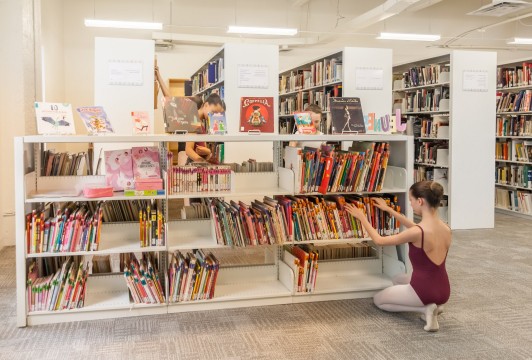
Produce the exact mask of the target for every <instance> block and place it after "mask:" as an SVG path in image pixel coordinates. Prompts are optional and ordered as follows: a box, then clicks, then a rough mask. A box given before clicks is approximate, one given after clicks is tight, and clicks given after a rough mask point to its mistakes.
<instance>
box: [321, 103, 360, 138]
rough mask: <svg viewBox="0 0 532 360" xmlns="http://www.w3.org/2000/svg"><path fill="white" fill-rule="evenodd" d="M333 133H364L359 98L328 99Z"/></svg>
mask: <svg viewBox="0 0 532 360" xmlns="http://www.w3.org/2000/svg"><path fill="white" fill-rule="evenodd" d="M330 109H331V118H332V133H333V134H345V133H347V134H349V133H359V134H365V133H366V126H365V124H364V115H363V113H362V104H361V102H360V98H356V97H341V98H331V99H330Z"/></svg>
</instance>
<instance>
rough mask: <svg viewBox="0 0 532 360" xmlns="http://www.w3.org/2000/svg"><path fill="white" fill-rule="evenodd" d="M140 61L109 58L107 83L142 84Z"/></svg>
mask: <svg viewBox="0 0 532 360" xmlns="http://www.w3.org/2000/svg"><path fill="white" fill-rule="evenodd" d="M143 84H144V81H143V78H142V62H141V61H134V60H109V85H130V86H142V85H143Z"/></svg>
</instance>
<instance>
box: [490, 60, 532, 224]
mask: <svg viewBox="0 0 532 360" xmlns="http://www.w3.org/2000/svg"><path fill="white" fill-rule="evenodd" d="M523 62H527V63H529V62H530V60H529V59H526V60H524V61H519V62H513V63H509V64H501V65H499V66H498V74H499V72H502V71H503V69H505V68H506V69H512V68H513V69H515V70H516V75H517V70H519V68H521V69H522V65H523ZM521 80H523V81H522V82H520V83H519V85H518V86H504V84H502V83H501V84H499V83H498V84H497V96H499V95H504V94H508V93H517V92H521V91H532V84H531V83H530V82H528V83H527V82H526V81H524V79H521ZM523 101H524V100H523ZM514 110H515V109H514ZM495 118H496V121H497V123H498V122H499V121H503V122H504V121H509V120H511V119H513V118H524V119H526V121H532V111H498V112H497V114H496V117H495ZM501 130H502V131H500V129H499V126H498V124H496V129H495V132H496V141H497V142H499V141H501V142H506V141H510V144H511V146H510V149H509V159H507V160H504V159H499V158H497V159H495V165H496V168H497V172H498V171H499V168H500V167H510V169H511V168H512V167H514V166H528V167H530V168H531V169H532V158H529V159H528V161H523V160H522V159H521V160H520V159H518V158H517V157H516V151H515V146H516V144H518V143H524V142H527V143H529V144H531V145H532V133H526V134H524V135H514V134H508V133H506V131H505V130H504V129H501ZM524 176H527V175H526V174H525V175H524ZM518 192H521V193H524V194H528V196H529V197H532V187H530V185H528V187H527V186H520V185H519V183H518V181H517V179H511V180H509V182H508V181H507V182H506V183H504V182H502V181H501V180H500V179H495V193H496V195H495V210H496V211H497V212H500V213H504V214H510V215H514V216H519V217H523V218H526V219H531V218H532V209H529V212H528V213H527V212H526V209H525V208H523V207H519V206H518V203H515V202H516V201H518V198H519V195H518ZM506 200H508V203H506Z"/></svg>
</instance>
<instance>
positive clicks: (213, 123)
mask: <svg viewBox="0 0 532 360" xmlns="http://www.w3.org/2000/svg"><path fill="white" fill-rule="evenodd" d="M208 119H209V120H208V121H209V124H208V126H209V134H219V135H224V134H227V121H226V119H225V113H224V112H221V113H209V114H208Z"/></svg>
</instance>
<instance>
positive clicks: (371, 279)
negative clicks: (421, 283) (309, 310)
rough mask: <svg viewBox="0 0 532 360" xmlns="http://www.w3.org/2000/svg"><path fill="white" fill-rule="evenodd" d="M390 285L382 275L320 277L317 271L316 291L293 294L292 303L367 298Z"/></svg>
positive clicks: (387, 279)
mask: <svg viewBox="0 0 532 360" xmlns="http://www.w3.org/2000/svg"><path fill="white" fill-rule="evenodd" d="M391 285H393V283H392V280H391V279H390V278H389V277H388V276H386V275H383V274H346V275H341V276H322V277H320V273H319V270H318V279H317V281H316V290H315V291H314V292H311V293H295V295H294V298H293V302H294V303H299V302H313V301H328V300H341V299H357V298H367V297H371V296H373V295H374V294H375V293H376V292H377V291H380V290H382V289H385V288H387V287H389V286H391Z"/></svg>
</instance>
